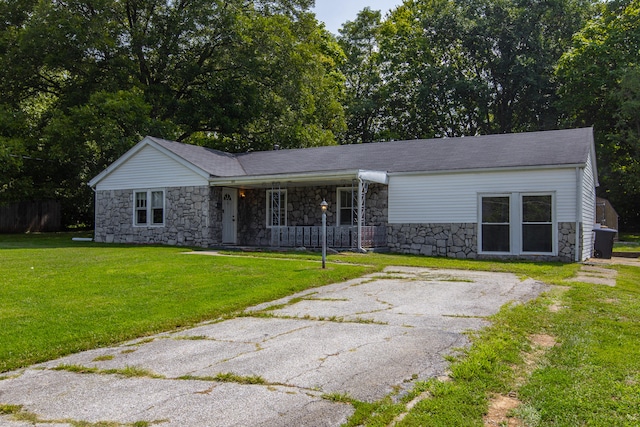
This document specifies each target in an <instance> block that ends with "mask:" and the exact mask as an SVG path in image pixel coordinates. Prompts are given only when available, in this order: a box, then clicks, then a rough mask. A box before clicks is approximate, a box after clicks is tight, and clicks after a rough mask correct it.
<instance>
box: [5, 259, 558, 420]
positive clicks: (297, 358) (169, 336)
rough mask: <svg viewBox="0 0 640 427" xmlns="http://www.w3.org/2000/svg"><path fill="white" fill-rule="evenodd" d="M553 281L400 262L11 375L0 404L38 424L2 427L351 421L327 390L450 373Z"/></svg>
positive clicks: (368, 395) (347, 409) (358, 391)
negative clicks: (465, 349)
mask: <svg viewBox="0 0 640 427" xmlns="http://www.w3.org/2000/svg"><path fill="white" fill-rule="evenodd" d="M545 289H546V286H545V285H544V284H542V283H539V282H536V281H533V280H525V281H521V280H519V279H518V278H517V277H516V276H515V275H512V274H504V273H487V272H469V271H453V270H432V269H422V268H407V267H389V268H387V269H386V270H385V271H384V272H383V273H377V274H373V275H369V276H365V277H361V278H359V279H355V280H351V281H347V282H343V283H337V284H333V285H329V286H325V287H322V288H316V289H313V290H308V291H305V292H302V293H300V294H297V295H293V296H291V297H288V298H286V299H283V300H279V301H273V302H270V303H267V304H262V305H260V306H257V307H253V308H251V309H249V310H247V311H246V313H245V314H246V316H239V317H236V318H233V319H230V320H225V321H221V322H211V323H205V324H202V325H200V326H197V327H194V328H191V329H187V330H181V331H176V332H172V333H164V334H160V335H156V336H153V337H150V338H148V339H142V340H137V341H133V342H128V343H124V344H122V345H119V346H117V347H109V348H102V349H97V350H91V351H86V352H82V353H78V354H74V355H71V356H68V357H64V358H62V359H58V360H54V361H50V362H46V363H43V364H39V365H36V366H32V367H30V368H28V369H24V370H21V371H18V372H13V373H5V374H3V375H2V376H4V377H6V379H3V380H0V405H22V411H23V412H24V413H28V414H29V416H30V417H31V420H32V421H18V420H16V418H15V417H14V415H0V425H2V426H11V427H17V426H33V425H40V424H39V423H40V422H42V423H45V422H46V423H47V424H46V425H47V426H70V425H71V422H73V421H87V422H93V423H95V422H112V423H121V424H123V425H124V424H127V423H134V422H137V421H146V422H149V423H152V422H156V423H159V425H162V426H167V427H169V426H339V425H341V424H342V423H344V422H345V421H346V420H347V419H348V417H349V416H351V415H352V413H353V411H354V409H353V407H352V406H351V405H349V404H345V403H340V402H334V401H332V400H328V399H325V398H323V395H328V394H334V393H338V394H346V395H348V396H350V397H352V398H354V399H357V400H365V401H375V400H378V399H381V398H383V397H384V396H386V395H388V394H389V393H392V392H394V390H398V389H400V390H406V389H408V388H411V387H412V384H413V382H415V381H416V380H424V379H427V378H430V377H436V376H440V375H443V374H445V372H446V369H447V362H446V361H445V359H444V357H443V356H445V355H447V354H451V353H453V352H454V351H455V349H456V348H459V347H462V346H465V345H467V344H468V341H467V339H466V337H465V335H464V334H463V332H464V331H467V330H471V329H479V328H482V327H483V326H485V325H487V321H486V319H485V317H486V316H489V315H491V314H493V313H496V312H497V311H498V309H499V308H500V307H501V306H502V305H504V304H506V303H509V302H512V301H525V300H529V299H531V298H535V297H536V296H538V295H539V294H540V293H541V292H542V291H544V290H545ZM82 370H84V371H86V373H79V372H78V371H82ZM124 374H127V375H128V376H127V375H124ZM221 379H225V380H226V382H225V381H221ZM401 393H402V392H401ZM33 420H35V421H33ZM42 425H45V424H42Z"/></svg>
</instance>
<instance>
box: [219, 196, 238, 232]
mask: <svg viewBox="0 0 640 427" xmlns="http://www.w3.org/2000/svg"><path fill="white" fill-rule="evenodd" d="M237 216H238V191H237V190H236V189H235V188H224V189H223V190H222V243H226V244H232V245H235V244H236V232H237V222H236V217H237Z"/></svg>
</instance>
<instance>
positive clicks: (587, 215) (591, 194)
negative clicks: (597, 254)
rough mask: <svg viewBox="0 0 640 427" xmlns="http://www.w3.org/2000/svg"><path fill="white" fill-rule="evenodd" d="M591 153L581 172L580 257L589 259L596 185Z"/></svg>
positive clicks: (594, 215)
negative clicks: (581, 231) (581, 232)
mask: <svg viewBox="0 0 640 427" xmlns="http://www.w3.org/2000/svg"><path fill="white" fill-rule="evenodd" d="M591 160H592V159H591V154H590V155H589V158H588V160H587V165H586V167H585V168H584V172H583V173H582V183H581V184H582V196H581V198H582V218H581V219H580V221H582V230H583V234H582V245H581V246H582V258H581V261H584V260H586V259H589V258H591V257H592V254H593V241H594V239H593V224H594V223H595V222H596V186H595V175H594V170H593V163H592V161H591Z"/></svg>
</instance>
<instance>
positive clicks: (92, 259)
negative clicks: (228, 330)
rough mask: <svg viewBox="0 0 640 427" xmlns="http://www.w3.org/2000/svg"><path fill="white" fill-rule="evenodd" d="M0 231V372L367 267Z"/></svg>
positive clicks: (194, 319)
mask: <svg viewBox="0 0 640 427" xmlns="http://www.w3.org/2000/svg"><path fill="white" fill-rule="evenodd" d="M185 251H188V249H185V248H174V247H158V246H117V245H100V244H95V243H91V242H72V241H71V235H68V234H62V235H31V236H9V235H4V236H1V235H0V282H1V283H2V285H1V286H0V307H1V310H0V343H1V345H0V372H4V371H8V370H11V369H15V368H19V367H23V366H27V365H29V364H33V363H36V362H41V361H45V360H49V359H52V358H56V357H59V356H62V355H65V354H69V353H73V352H77V351H80V350H85V349H89V348H95V347H100V346H105V345H109V344H113V343H117V342H121V341H123V340H127V339H131V338H136V337H140V336H144V335H148V334H152V333H156V332H159V331H166V330H171V329H174V328H179V327H183V326H188V325H192V324H194V323H197V322H199V321H202V320H206V319H216V318H219V317H224V316H228V315H230V314H232V313H234V312H237V311H238V310H242V309H244V308H246V307H248V306H251V305H253V304H257V303H260V302H264V301H269V300H272V299H276V298H279V297H283V296H285V295H289V294H291V293H294V292H297V291H301V290H304V289H307V288H310V287H315V286H321V285H325V284H328V283H334V282H338V281H340V280H343V279H347V278H352V277H357V276H360V275H362V274H364V273H365V272H367V271H371V270H372V267H365V266H355V265H346V264H345V265H329V266H328V268H327V269H325V270H322V269H321V268H320V267H321V266H320V264H319V263H318V262H317V261H314V260H300V261H285V260H283V261H279V262H274V261H273V260H272V259H255V258H247V257H240V258H239V257H217V256H206V255H188V254H185Z"/></svg>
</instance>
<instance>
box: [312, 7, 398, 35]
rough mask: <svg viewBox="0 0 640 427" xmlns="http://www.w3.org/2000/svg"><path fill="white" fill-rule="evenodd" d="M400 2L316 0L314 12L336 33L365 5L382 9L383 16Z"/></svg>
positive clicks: (319, 19)
mask: <svg viewBox="0 0 640 427" xmlns="http://www.w3.org/2000/svg"><path fill="white" fill-rule="evenodd" d="M400 4H402V0H316V7H314V8H313V9H312V10H313V12H315V14H316V17H317V19H318V21H322V22H324V23H325V25H326V28H327V30H329V31H330V32H332V33H333V34H335V35H338V28H340V27H342V24H344V23H345V22H347V21H353V20H354V19H356V16H357V15H358V12H360V11H361V10H362V9H364V8H365V7H367V6H368V7H370V8H371V9H373V10H380V11H382V16H383V17H384V16H385V15H386V14H387V12H388V11H389V10H390V9H393V8H395V7H396V6H399V5H400Z"/></svg>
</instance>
